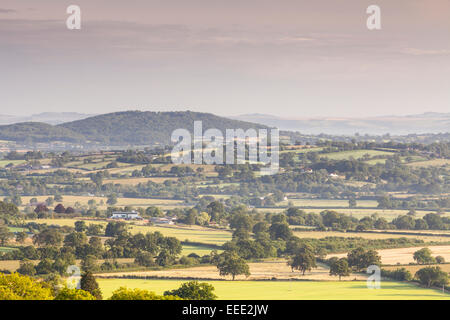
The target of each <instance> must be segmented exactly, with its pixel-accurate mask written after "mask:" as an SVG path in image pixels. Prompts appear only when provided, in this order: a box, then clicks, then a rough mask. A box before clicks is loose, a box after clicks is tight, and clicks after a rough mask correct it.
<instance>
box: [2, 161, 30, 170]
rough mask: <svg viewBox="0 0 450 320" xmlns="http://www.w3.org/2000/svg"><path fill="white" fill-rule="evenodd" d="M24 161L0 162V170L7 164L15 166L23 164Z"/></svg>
mask: <svg viewBox="0 0 450 320" xmlns="http://www.w3.org/2000/svg"><path fill="white" fill-rule="evenodd" d="M25 162H26V161H25V160H0V168H3V167H5V166H7V165H8V164H10V163H12V164H14V165H15V166H17V165H19V164H22V163H25Z"/></svg>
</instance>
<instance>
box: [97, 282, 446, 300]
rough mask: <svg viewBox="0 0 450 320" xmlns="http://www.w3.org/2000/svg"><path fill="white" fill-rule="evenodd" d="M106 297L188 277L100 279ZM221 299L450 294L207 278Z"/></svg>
mask: <svg viewBox="0 0 450 320" xmlns="http://www.w3.org/2000/svg"><path fill="white" fill-rule="evenodd" d="M97 281H98V283H99V285H100V289H101V290H102V292H103V296H104V297H105V298H109V297H110V296H111V295H112V292H113V291H114V290H116V289H118V288H119V287H122V286H125V287H128V288H139V289H145V290H150V291H154V292H156V293H157V294H163V293H164V291H166V290H173V289H176V288H178V287H179V286H180V285H181V284H182V283H183V282H186V280H184V281H183V280H141V279H98V280H97ZM208 283H210V284H212V285H213V286H214V288H215V293H216V295H217V296H218V298H219V299H221V300H249V299H251V300H279V299H282V300H443V299H445V300H449V299H450V295H449V294H446V293H442V292H441V291H439V290H434V289H425V288H421V287H418V286H416V285H413V284H409V283H403V282H391V281H383V282H382V283H381V288H380V289H368V288H367V284H366V282H365V281H208Z"/></svg>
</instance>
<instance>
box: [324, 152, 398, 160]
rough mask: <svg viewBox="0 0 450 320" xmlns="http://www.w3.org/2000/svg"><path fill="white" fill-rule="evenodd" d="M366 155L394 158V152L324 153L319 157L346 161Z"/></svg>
mask: <svg viewBox="0 0 450 320" xmlns="http://www.w3.org/2000/svg"><path fill="white" fill-rule="evenodd" d="M366 154H368V155H369V156H370V157H374V156H392V155H394V153H393V152H387V151H378V150H351V151H341V152H330V153H324V154H320V155H319V157H321V158H322V157H324V158H328V159H330V160H345V159H349V158H355V159H361V158H363V157H364V156H365V155H366Z"/></svg>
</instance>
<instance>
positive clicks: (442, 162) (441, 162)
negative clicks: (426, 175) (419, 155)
mask: <svg viewBox="0 0 450 320" xmlns="http://www.w3.org/2000/svg"><path fill="white" fill-rule="evenodd" d="M407 165H408V166H411V167H416V168H417V167H443V166H448V165H450V159H434V160H427V161H417V162H412V163H408V164H407Z"/></svg>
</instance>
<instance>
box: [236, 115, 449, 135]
mask: <svg viewBox="0 0 450 320" xmlns="http://www.w3.org/2000/svg"><path fill="white" fill-rule="evenodd" d="M231 118H232V119H236V120H243V121H250V122H256V123H261V124H264V125H267V126H273V127H277V128H279V129H280V130H289V131H300V132H302V133H305V134H321V133H324V134H330V135H354V134H355V133H360V134H371V135H384V134H386V133H390V134H391V135H407V134H414V133H417V134H421V133H446V132H450V113H434V112H428V113H424V114H419V115H408V116H382V117H367V118H349V117H348V118H282V117H276V116H272V115H266V114H245V115H240V116H236V117H231Z"/></svg>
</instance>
